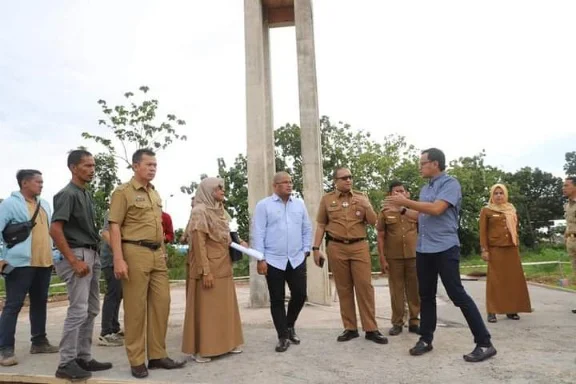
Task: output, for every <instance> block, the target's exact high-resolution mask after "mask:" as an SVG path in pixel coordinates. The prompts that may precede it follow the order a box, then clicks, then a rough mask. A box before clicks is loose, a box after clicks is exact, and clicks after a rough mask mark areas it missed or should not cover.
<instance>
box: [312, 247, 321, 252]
mask: <svg viewBox="0 0 576 384" xmlns="http://www.w3.org/2000/svg"><path fill="white" fill-rule="evenodd" d="M312 250H313V251H319V250H320V247H312Z"/></svg>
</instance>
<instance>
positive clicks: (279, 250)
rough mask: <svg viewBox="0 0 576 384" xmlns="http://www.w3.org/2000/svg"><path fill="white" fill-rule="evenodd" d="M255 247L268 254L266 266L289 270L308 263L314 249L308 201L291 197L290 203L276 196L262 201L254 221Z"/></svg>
mask: <svg viewBox="0 0 576 384" xmlns="http://www.w3.org/2000/svg"><path fill="white" fill-rule="evenodd" d="M250 234H251V241H250V243H251V246H252V248H254V249H256V250H257V251H260V252H262V253H263V254H264V258H265V260H266V263H268V264H269V265H271V266H273V267H274V268H278V269H281V270H283V271H284V270H286V267H287V265H288V261H290V265H291V266H292V268H296V267H298V266H299V265H300V264H302V262H304V259H305V255H304V253H306V252H310V248H311V246H312V224H311V223H310V219H309V218H308V211H307V210H306V206H305V205H304V201H302V200H301V199H296V198H294V197H290V198H289V199H288V201H287V202H286V203H284V202H283V201H282V199H280V198H279V197H278V196H277V195H276V194H273V195H272V196H269V197H266V198H264V199H262V200H260V201H259V202H258V204H257V205H256V209H255V210H254V217H253V218H252V231H250Z"/></svg>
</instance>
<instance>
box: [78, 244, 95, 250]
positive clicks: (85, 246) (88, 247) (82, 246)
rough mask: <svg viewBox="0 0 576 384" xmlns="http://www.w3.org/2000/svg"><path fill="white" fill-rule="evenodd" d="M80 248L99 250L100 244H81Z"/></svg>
mask: <svg viewBox="0 0 576 384" xmlns="http://www.w3.org/2000/svg"><path fill="white" fill-rule="evenodd" d="M78 248H86V249H91V250H93V251H98V246H97V245H81V246H80V247H78Z"/></svg>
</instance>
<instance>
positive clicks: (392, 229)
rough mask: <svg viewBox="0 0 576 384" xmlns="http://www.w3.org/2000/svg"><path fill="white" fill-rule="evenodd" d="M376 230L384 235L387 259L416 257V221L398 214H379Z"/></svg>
mask: <svg viewBox="0 0 576 384" xmlns="http://www.w3.org/2000/svg"><path fill="white" fill-rule="evenodd" d="M376 229H377V230H378V231H380V232H384V233H385V240H384V248H385V249H384V251H385V255H386V258H387V259H411V258H414V257H416V241H417V237H418V229H417V224H416V221H414V220H410V219H409V218H408V217H406V216H405V215H402V214H400V212H380V214H379V215H378V223H377V224H376Z"/></svg>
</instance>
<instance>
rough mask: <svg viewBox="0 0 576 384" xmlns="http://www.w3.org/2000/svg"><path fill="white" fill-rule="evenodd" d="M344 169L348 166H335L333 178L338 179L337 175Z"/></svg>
mask: <svg viewBox="0 0 576 384" xmlns="http://www.w3.org/2000/svg"><path fill="white" fill-rule="evenodd" d="M343 169H348V168H346V167H337V168H334V172H332V180H336V176H338V172H339V171H341V170H343Z"/></svg>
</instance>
